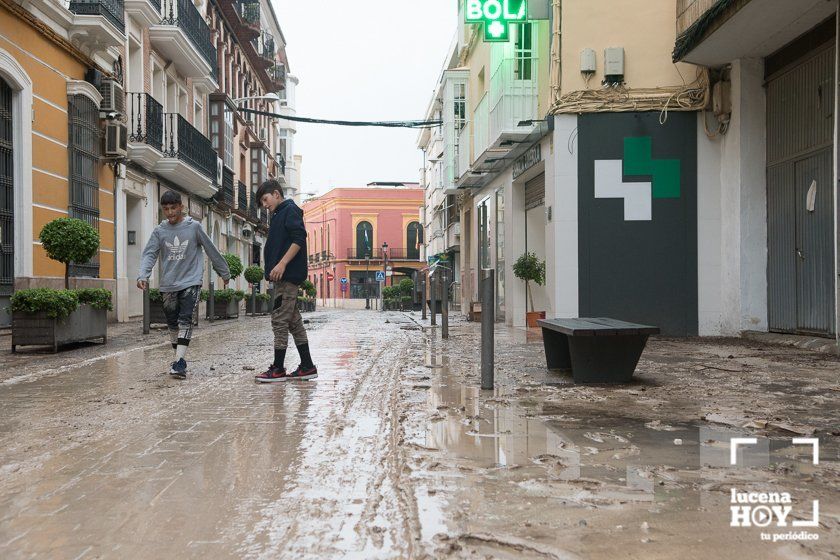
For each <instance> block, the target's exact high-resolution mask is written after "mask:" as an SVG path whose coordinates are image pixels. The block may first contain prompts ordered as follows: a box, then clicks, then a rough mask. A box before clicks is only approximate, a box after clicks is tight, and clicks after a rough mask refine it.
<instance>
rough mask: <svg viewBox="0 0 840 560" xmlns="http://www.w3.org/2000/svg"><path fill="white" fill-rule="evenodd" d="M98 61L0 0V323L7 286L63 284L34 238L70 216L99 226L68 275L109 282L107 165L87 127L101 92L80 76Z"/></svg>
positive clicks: (110, 182) (95, 124)
mask: <svg viewBox="0 0 840 560" xmlns="http://www.w3.org/2000/svg"><path fill="white" fill-rule="evenodd" d="M97 66H98V65H97V63H96V62H94V61H93V60H92V59H91V58H89V57H88V56H87V55H86V54H85V53H84V52H83V51H82V50H81V49H80V48H78V47H76V46H75V45H73V44H72V42H71V41H70V40H68V39H65V38H63V37H61V36H60V35H58V34H56V33H51V32H50V30H49V29H48V28H47V27H46V26H45V25H44V24H43V23H42V22H40V21H39V20H38V19H37V18H36V17H35V16H34V15H33V14H32V13H30V12H29V11H26V10H24V9H23V8H21V7H20V6H19V5H17V4H15V3H14V2H11V1H9V0H3V1H2V2H0V129H2V131H3V132H2V137H0V175H2V176H0V184H2V189H3V192H2V193H0V198H2V204H1V205H0V206H1V207H0V219H1V220H2V223H0V227H2V236H3V237H2V247H3V249H2V251H3V252H2V260H1V261H0V267H2V268H0V308H2V311H0V325H2V324H7V323H8V313H7V311H6V310H5V308H6V307H7V305H8V300H9V296H11V294H12V292H13V291H14V290H15V289H24V288H29V287H34V286H50V287H62V286H63V277H64V265H62V264H61V263H58V262H56V261H53V260H51V259H49V258H48V257H47V256H46V253H45V251H44V249H43V247H42V246H41V244H40V241H39V235H40V231H41V228H43V226H44V225H45V224H46V223H48V222H49V221H51V220H54V219H56V218H62V217H68V216H70V217H79V218H82V219H86V220H87V221H88V222H90V223H91V224H92V225H94V226H95V227H96V228H97V229H98V230H99V233H100V237H101V245H100V252H99V256H98V258H94V260H93V262H92V263H89V264H88V265H86V266H82V267H80V268H77V269H74V271H73V274H74V275H75V276H77V277H78V278H79V280H80V279H81V277H83V276H84V277H85V278H86V280H85V281H84V284H85V285H87V286H102V287H106V288H113V283H114V249H115V243H114V184H115V179H114V177H115V175H114V169H113V166H110V165H108V163H107V162H104V161H103V160H101V158H100V154H99V150H100V142H99V139H98V137H97V136H96V135H92V134H87V133H88V132H92V131H97V130H98V129H99V103H100V101H101V98H102V96H101V94H100V92H99V91H98V90H97V88H96V87H94V86H93V85H92V84H90V83H88V82H87V81H85V77H86V74H88V72H89V71H91V70H96V69H98V68H97ZM99 70H101V68H99ZM74 189H75V190H74ZM71 282H72V283H73V284H79V282H78V281H76V279H71ZM79 285H81V284H79Z"/></svg>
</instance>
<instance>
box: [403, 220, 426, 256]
mask: <svg viewBox="0 0 840 560" xmlns="http://www.w3.org/2000/svg"><path fill="white" fill-rule="evenodd" d="M405 234H406V237H407V240H406V248H407V253H408V258H409V259H419V258H420V246H421V245H423V226H421V225H420V223H419V222H411V223H410V224H408V227H407V228H406V229H405Z"/></svg>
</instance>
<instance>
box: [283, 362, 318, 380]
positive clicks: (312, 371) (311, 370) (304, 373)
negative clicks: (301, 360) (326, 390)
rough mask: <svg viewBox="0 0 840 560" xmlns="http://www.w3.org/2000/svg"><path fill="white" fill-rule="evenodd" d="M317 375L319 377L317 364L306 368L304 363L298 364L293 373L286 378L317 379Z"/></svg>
mask: <svg viewBox="0 0 840 560" xmlns="http://www.w3.org/2000/svg"><path fill="white" fill-rule="evenodd" d="M316 377H318V368H316V367H315V366H312V367H308V368H306V367H303V366H302V365H300V366H298V367H297V369H296V370H295V371H293V372H292V373H290V374H288V375H286V379H301V380H304V381H306V380H307V379H315V378H316Z"/></svg>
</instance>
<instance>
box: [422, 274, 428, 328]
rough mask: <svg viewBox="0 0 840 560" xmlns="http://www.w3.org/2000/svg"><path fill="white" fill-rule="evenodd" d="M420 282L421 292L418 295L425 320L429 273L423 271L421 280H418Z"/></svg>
mask: <svg viewBox="0 0 840 560" xmlns="http://www.w3.org/2000/svg"><path fill="white" fill-rule="evenodd" d="M420 283H421V284H422V286H421V288H422V293H421V295H420V309H421V310H422V311H423V317H422V318H423V320H424V321H425V320H426V294H427V293H428V289H427V288H428V286H427V284H428V283H429V275H428V273H426V272H424V273H423V280H422V282H420Z"/></svg>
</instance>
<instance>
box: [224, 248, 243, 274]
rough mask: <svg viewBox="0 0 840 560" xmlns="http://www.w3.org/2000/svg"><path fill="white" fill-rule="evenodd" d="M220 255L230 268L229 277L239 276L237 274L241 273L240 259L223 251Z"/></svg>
mask: <svg viewBox="0 0 840 560" xmlns="http://www.w3.org/2000/svg"><path fill="white" fill-rule="evenodd" d="M222 256H223V257H224V259H225V261H227V265H228V268H229V269H230V279H231V280H234V279H236V278H239V275H240V274H242V260H240V258H239V257H237V256H236V255H233V254H231V253H225V254H224V255H222Z"/></svg>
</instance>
